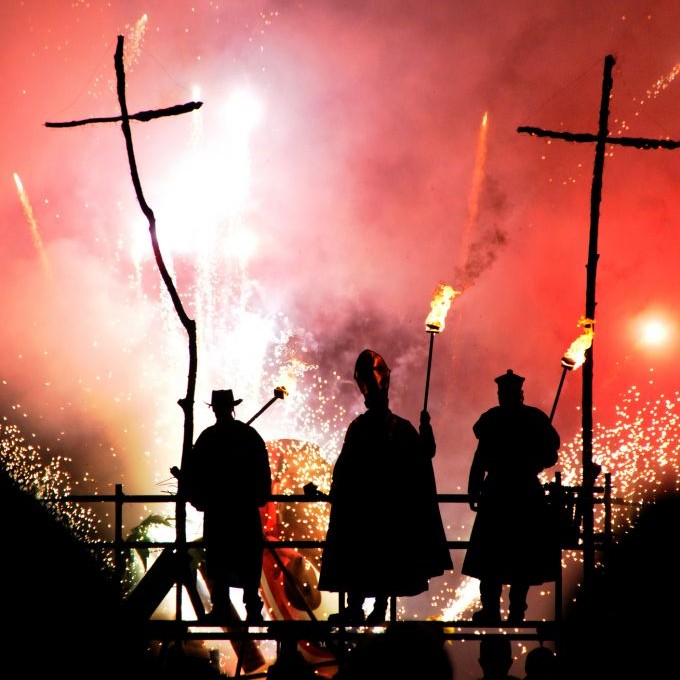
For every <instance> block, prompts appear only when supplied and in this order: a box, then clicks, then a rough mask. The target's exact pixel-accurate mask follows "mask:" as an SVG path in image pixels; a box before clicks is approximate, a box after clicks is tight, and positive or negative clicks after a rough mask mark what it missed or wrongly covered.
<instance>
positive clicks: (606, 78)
mask: <svg viewBox="0 0 680 680" xmlns="http://www.w3.org/2000/svg"><path fill="white" fill-rule="evenodd" d="M614 63H615V62H614V57H612V56H611V55H607V57H606V58H605V61H604V73H603V78H602V99H601V101H600V118H599V125H598V131H597V143H596V145H595V162H594V165H593V183H592V189H591V193H590V237H589V241H588V263H587V265H586V310H585V316H586V318H587V319H593V321H594V320H595V307H596V301H595V282H596V278H597V261H598V259H599V257H600V256H599V254H598V252H597V237H598V228H599V219H600V203H601V201H602V176H603V173H604V159H605V149H606V143H607V136H608V134H609V129H608V121H609V98H610V96H611V91H612V70H613V68H614ZM582 407H583V410H582V430H583V431H582V437H583V455H582V468H583V469H582V489H581V493H582V494H583V497H582V506H583V585H584V588H585V589H586V590H587V589H588V588H589V587H590V586H591V585H592V579H593V575H594V568H595V551H594V536H593V486H594V483H595V480H594V479H593V478H592V477H593V474H592V473H593V346H592V345H591V347H590V348H589V349H588V350H586V358H585V363H584V366H583V400H582Z"/></svg>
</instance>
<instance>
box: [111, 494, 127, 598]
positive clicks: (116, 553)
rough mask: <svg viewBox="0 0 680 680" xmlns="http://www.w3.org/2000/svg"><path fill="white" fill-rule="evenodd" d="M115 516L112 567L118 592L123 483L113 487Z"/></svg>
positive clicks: (122, 563) (121, 561)
mask: <svg viewBox="0 0 680 680" xmlns="http://www.w3.org/2000/svg"><path fill="white" fill-rule="evenodd" d="M115 499H116V500H115V506H116V507H115V516H114V529H113V531H114V535H113V542H114V545H115V548H114V555H113V559H114V562H113V568H114V572H115V574H116V583H117V584H118V585H119V587H120V592H121V593H122V592H123V590H124V589H123V574H124V570H125V560H124V557H123V485H122V484H116V487H115Z"/></svg>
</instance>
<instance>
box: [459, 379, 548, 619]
mask: <svg viewBox="0 0 680 680" xmlns="http://www.w3.org/2000/svg"><path fill="white" fill-rule="evenodd" d="M496 383H497V384H498V406H494V407H493V408H491V409H489V410H488V411H486V412H485V413H483V414H482V415H481V417H480V418H479V420H478V421H477V422H476V423H475V424H474V426H473V431H474V433H475V436H476V437H477V439H478V440H479V441H478V445H477V450H476V451H475V455H474V458H473V461H472V465H471V467H470V475H469V479H468V494H469V502H470V508H471V509H472V510H475V511H476V512H477V515H476V516H475V521H474V524H473V526H472V531H471V533H470V541H469V545H468V549H467V552H466V555H465V559H464V560H463V567H462V569H461V571H462V573H463V574H465V575H466V576H472V577H473V578H477V579H479V581H480V584H479V593H480V599H481V602H482V608H481V609H480V610H479V611H477V612H475V613H474V614H473V621H475V622H477V623H480V624H488V625H493V624H496V623H499V622H500V619H501V614H500V600H501V594H502V588H503V585H504V584H507V585H509V586H510V592H509V600H510V611H509V616H508V622H509V623H512V624H517V623H521V622H522V621H523V620H524V612H525V610H526V606H527V604H526V601H527V595H528V592H529V587H530V586H531V585H537V584H540V583H545V582H547V581H554V580H555V579H556V578H557V575H558V573H559V568H560V560H559V542H558V541H559V538H558V535H557V527H556V526H554V523H553V521H552V519H551V518H552V514H551V513H550V507H549V505H548V500H547V498H546V495H545V492H544V490H543V487H542V485H541V482H540V480H539V479H538V474H539V473H540V472H541V471H542V470H544V469H546V468H549V467H552V466H553V465H555V463H556V462H557V450H558V449H559V446H560V437H559V435H558V433H557V431H556V430H555V428H554V427H553V426H552V423H551V422H550V419H549V418H548V416H547V415H546V414H545V413H543V411H541V410H540V409H538V408H536V407H534V406H527V405H525V404H524V392H523V389H522V385H523V383H524V378H523V377H522V376H519V375H516V374H515V373H513V372H512V371H511V370H508V371H507V373H504V374H503V375H501V376H499V377H498V378H496Z"/></svg>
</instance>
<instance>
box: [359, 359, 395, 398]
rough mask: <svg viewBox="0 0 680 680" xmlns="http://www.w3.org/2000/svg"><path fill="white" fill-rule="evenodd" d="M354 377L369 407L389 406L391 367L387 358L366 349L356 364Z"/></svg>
mask: <svg viewBox="0 0 680 680" xmlns="http://www.w3.org/2000/svg"><path fill="white" fill-rule="evenodd" d="M354 379H355V380H356V381H357V385H358V386H359V389H360V390H361V394H363V395H364V403H365V404H366V407H367V408H375V407H379V406H387V402H388V392H389V390H390V369H389V368H388V367H387V364H386V363H385V360H384V359H383V358H382V357H381V356H380V355H379V354H378V353H377V352H374V351H373V350H372V349H365V350H364V351H363V352H361V354H359V356H358V357H357V361H356V364H354Z"/></svg>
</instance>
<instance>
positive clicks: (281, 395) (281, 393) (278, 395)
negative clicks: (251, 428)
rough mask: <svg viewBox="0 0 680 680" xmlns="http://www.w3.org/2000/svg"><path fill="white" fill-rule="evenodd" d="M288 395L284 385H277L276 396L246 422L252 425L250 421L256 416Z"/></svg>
mask: <svg viewBox="0 0 680 680" xmlns="http://www.w3.org/2000/svg"><path fill="white" fill-rule="evenodd" d="M287 396H288V390H287V389H286V388H285V387H283V385H281V386H279V387H275V388H274V396H273V397H272V398H271V399H270V400H269V401H268V402H267V403H266V404H265V405H264V406H263V407H262V408H261V409H260V410H259V411H258V412H257V413H256V414H255V415H254V416H253V417H252V418H251V419H250V420H249V421H248V422H247V423H246V425H250V423H252V422H253V420H255V418H257V417H258V416H261V415H262V414H263V413H264V412H265V411H266V410H267V409H268V408H269V407H270V406H271V405H272V404H273V403H274V402H275V401H276V400H277V399H283V398H284V397H287Z"/></svg>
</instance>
